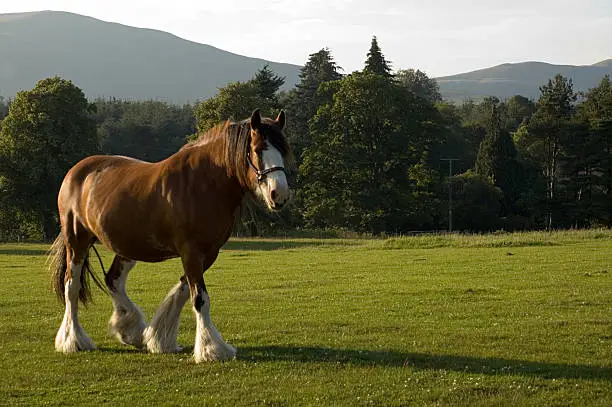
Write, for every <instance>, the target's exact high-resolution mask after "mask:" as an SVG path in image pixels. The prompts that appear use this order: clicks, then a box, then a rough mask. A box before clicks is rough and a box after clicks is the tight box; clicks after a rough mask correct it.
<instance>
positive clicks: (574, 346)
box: [0, 230, 612, 406]
mask: <svg viewBox="0 0 612 407" xmlns="http://www.w3.org/2000/svg"><path fill="white" fill-rule="evenodd" d="M47 248H48V247H47V246H46V245H34V244H27V245H23V244H22V245H16V244H4V245H0V272H1V273H2V280H1V290H0V383H2V384H1V390H0V404H5V405H28V406H31V405H58V406H59V405H61V406H66V405H88V406H94V405H99V404H105V403H106V404H109V405H131V406H140V405H144V406H151V405H181V406H187V405H189V406H199V405H228V406H232V405H249V406H294V405H334V406H341V405H344V406H360V405H385V406H387V405H388V406H399V405H470V406H472V405H475V406H478V405H482V406H491V405H513V406H525V405H533V406H545V405H559V406H565V405H575V406H587V405H592V406H610V405H612V232H611V231H605V230H596V231H577V232H560V233H553V234H547V233H525V234H498V235H487V236H459V235H453V236H422V237H403V238H391V239H386V240H373V239H346V240H341V239H328V240H317V239H287V240H282V239H281V240H233V241H230V242H229V243H228V244H227V245H226V247H225V248H224V249H223V250H222V252H221V255H220V257H219V259H218V260H217V263H216V264H215V265H214V266H213V268H212V269H211V270H209V271H208V272H207V279H206V281H207V286H208V289H209V291H210V293H211V298H212V317H213V321H214V322H215V324H216V326H217V328H218V329H219V331H220V332H221V333H222V334H223V336H224V338H225V339H226V340H227V341H228V342H229V343H232V344H233V345H235V346H237V348H238V356H237V359H236V360H234V361H231V362H226V363H208V364H206V363H205V364H199V365H196V364H195V363H194V362H193V360H192V357H191V351H192V349H193V348H192V346H193V340H194V335H195V322H194V320H193V316H192V314H191V309H190V308H191V307H189V306H188V307H186V308H185V310H184V311H183V315H182V322H181V329H180V335H179V343H180V344H182V345H183V346H184V347H185V350H184V352H183V353H179V354H170V355H149V354H146V353H143V352H141V351H138V350H136V349H133V348H130V347H126V346H123V345H121V344H119V343H118V342H117V341H116V340H115V339H113V338H111V337H109V335H108V334H107V321H108V318H109V317H110V312H111V304H110V299H109V298H108V297H107V296H106V295H105V294H103V293H102V292H100V291H97V292H95V291H94V301H95V302H94V304H92V305H90V306H89V307H88V308H87V309H84V310H82V311H81V313H80V316H81V322H82V324H83V326H84V327H85V329H86V330H87V332H88V333H89V335H90V336H91V337H92V339H93V340H94V341H95V342H96V344H97V345H98V350H96V351H93V352H84V353H79V354H74V355H63V354H58V353H56V352H55V351H54V347H53V340H54V336H55V333H56V330H57V328H58V327H59V325H60V322H61V319H62V316H63V307H62V306H61V305H60V304H59V303H58V302H57V300H56V299H55V297H54V295H53V294H52V293H51V292H50V284H49V275H48V273H47V271H46V269H45V266H44V262H45V253H46V250H47ZM103 259H104V262H105V264H106V265H107V266H108V265H110V259H111V255H110V253H108V252H103ZM179 264H180V263H179V261H177V260H173V261H167V262H164V263H160V264H144V263H140V264H139V265H137V266H136V268H135V269H134V271H133V272H132V274H131V276H130V280H129V282H128V292H129V293H130V295H131V296H132V298H133V299H134V301H135V302H136V303H137V304H139V306H140V307H141V308H142V310H143V311H144V312H145V314H146V315H147V316H149V317H150V316H151V315H152V314H153V312H154V310H155V308H156V307H157V305H158V304H159V303H160V301H161V300H162V299H163V297H164V296H165V295H166V293H167V291H168V290H169V289H170V287H171V286H172V285H174V284H175V282H176V281H177V280H178V278H179V276H180V274H181V272H180V266H179ZM96 265H97V264H96V263H94V266H96Z"/></svg>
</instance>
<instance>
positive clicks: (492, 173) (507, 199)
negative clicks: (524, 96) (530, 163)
mask: <svg viewBox="0 0 612 407" xmlns="http://www.w3.org/2000/svg"><path fill="white" fill-rule="evenodd" d="M483 106H486V107H487V109H488V115H487V116H488V117H487V118H486V120H485V124H484V125H485V126H484V128H485V137H484V139H483V140H482V142H481V143H480V147H479V149H478V155H477V157H476V164H475V167H474V171H475V173H476V174H478V175H480V176H482V177H484V178H488V179H491V180H492V182H493V184H494V185H495V186H497V187H499V188H500V189H501V190H502V191H503V193H504V205H503V207H502V209H503V211H502V213H501V214H502V215H503V216H508V215H511V214H512V213H513V211H514V208H513V206H514V203H515V201H516V199H518V194H519V189H520V187H519V184H520V182H519V179H518V175H519V168H518V167H519V165H518V162H517V161H516V148H515V147H514V141H513V140H512V137H511V136H510V133H509V132H508V131H507V130H506V129H505V128H504V127H503V125H502V117H501V115H500V113H499V106H500V102H499V100H498V99H497V98H487V99H485V102H483Z"/></svg>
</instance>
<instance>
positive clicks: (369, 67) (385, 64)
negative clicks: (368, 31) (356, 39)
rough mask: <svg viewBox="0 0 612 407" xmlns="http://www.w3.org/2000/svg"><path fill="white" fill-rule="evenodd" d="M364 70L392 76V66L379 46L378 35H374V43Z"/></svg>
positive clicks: (388, 76) (387, 76)
mask: <svg viewBox="0 0 612 407" xmlns="http://www.w3.org/2000/svg"><path fill="white" fill-rule="evenodd" d="M363 71H364V72H368V73H373V74H376V75H381V76H384V77H386V78H391V67H390V66H389V61H387V60H386V59H385V57H384V55H383V54H382V51H381V50H380V47H379V46H378V41H377V40H376V36H374V37H372V45H371V46H370V51H368V58H367V59H366V61H365V68H364V69H363Z"/></svg>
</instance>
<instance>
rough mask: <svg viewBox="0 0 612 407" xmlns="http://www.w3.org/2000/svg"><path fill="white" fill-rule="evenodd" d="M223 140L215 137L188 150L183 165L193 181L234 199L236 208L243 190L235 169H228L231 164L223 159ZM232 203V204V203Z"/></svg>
mask: <svg viewBox="0 0 612 407" xmlns="http://www.w3.org/2000/svg"><path fill="white" fill-rule="evenodd" d="M224 143H225V140H224V139H223V138H221V137H216V138H213V139H210V140H208V141H206V142H205V143H202V144H199V145H195V146H193V147H191V148H190V149H188V151H187V156H186V157H185V159H184V165H186V166H187V167H188V170H189V171H193V172H194V175H195V177H194V179H195V180H197V182H201V183H203V186H204V184H206V185H205V187H206V188H213V187H214V189H215V191H216V192H218V193H222V194H223V195H226V196H227V197H234V198H235V201H236V202H235V204H236V206H237V205H239V204H240V202H241V200H242V197H243V196H244V188H243V187H242V186H241V185H240V181H239V179H238V176H237V174H236V169H235V168H228V166H231V163H229V162H228V160H227V159H226V157H225V144H224ZM181 161H182V159H181ZM232 203H234V202H232Z"/></svg>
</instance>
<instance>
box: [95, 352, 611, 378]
mask: <svg viewBox="0 0 612 407" xmlns="http://www.w3.org/2000/svg"><path fill="white" fill-rule="evenodd" d="M98 349H99V350H100V351H103V352H109V353H120V354H124V353H143V352H144V351H142V350H138V349H134V348H114V347H100V348H98ZM192 352H193V346H185V347H184V348H183V349H182V351H180V352H178V354H180V355H188V354H191V353H192ZM236 358H237V359H238V360H242V361H246V362H279V361H280V362H294V363H333V364H340V365H347V366H349V365H353V366H388V367H406V368H410V369H417V370H450V371H454V372H464V373H470V374H486V375H491V376H509V375H519V376H535V377H540V378H543V379H590V380H611V379H612V367H603V366H590V365H578V364H565V363H547V362H533V361H527V360H520V359H503V358H481V357H473V356H459V355H433V354H427V353H403V352H397V351H384V350H381V351H374V350H359V349H334V348H324V347H298V346H252V347H249V346H240V347H238V353H237V355H236Z"/></svg>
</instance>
